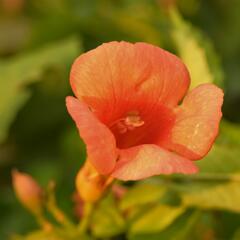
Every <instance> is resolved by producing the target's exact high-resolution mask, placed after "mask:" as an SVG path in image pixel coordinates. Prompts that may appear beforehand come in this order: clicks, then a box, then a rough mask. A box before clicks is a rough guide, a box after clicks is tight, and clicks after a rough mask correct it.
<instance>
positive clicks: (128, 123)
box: [112, 111, 144, 134]
mask: <svg viewBox="0 0 240 240" xmlns="http://www.w3.org/2000/svg"><path fill="white" fill-rule="evenodd" d="M143 125H144V121H143V120H142V118H141V116H140V115H139V112H138V111H131V112H128V113H127V116H126V117H124V118H120V119H118V120H117V121H115V122H114V123H113V124H112V127H116V128H117V131H118V132H119V133H120V134H124V133H127V132H128V131H132V130H134V129H135V128H138V127H141V126H143Z"/></svg>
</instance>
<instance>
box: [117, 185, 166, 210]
mask: <svg viewBox="0 0 240 240" xmlns="http://www.w3.org/2000/svg"><path fill="white" fill-rule="evenodd" d="M165 192H166V188H164V187H163V186H159V185H157V184H155V185H154V184H148V183H140V184H138V185H136V186H134V187H132V188H131V189H129V190H128V192H127V193H126V195H125V196H124V197H123V198H122V200H121V202H120V208H121V209H122V210H126V209H128V208H131V207H134V206H139V205H143V204H149V203H153V202H157V201H159V200H160V199H161V198H162V197H163V195H164V193H165Z"/></svg>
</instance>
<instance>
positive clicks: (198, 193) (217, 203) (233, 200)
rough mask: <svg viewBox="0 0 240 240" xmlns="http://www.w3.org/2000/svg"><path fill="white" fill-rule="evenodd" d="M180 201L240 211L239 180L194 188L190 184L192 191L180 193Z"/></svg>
mask: <svg viewBox="0 0 240 240" xmlns="http://www.w3.org/2000/svg"><path fill="white" fill-rule="evenodd" d="M189 187H190V186H189ZM182 201H183V204H184V205H185V206H194V207H198V208H202V209H223V210H229V211H234V212H239V213H240V204H239V203H240V182H239V181H233V182H228V183H222V184H217V185H216V186H212V187H209V186H207V185H206V186H205V187H204V186H202V187H201V188H195V189H194V186H192V191H189V192H185V193H183V194H182Z"/></svg>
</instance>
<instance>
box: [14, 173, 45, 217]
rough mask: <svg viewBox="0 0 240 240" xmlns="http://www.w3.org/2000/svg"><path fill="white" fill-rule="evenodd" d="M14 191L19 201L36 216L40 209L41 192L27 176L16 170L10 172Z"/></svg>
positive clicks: (35, 183) (36, 184)
mask: <svg viewBox="0 0 240 240" xmlns="http://www.w3.org/2000/svg"><path fill="white" fill-rule="evenodd" d="M12 182H13V187H14V191H15V193H16V195H17V197H18V199H19V201H20V202H21V203H22V204H23V205H24V206H25V207H26V208H27V209H28V210H30V211H31V212H32V213H34V214H38V213H39V212H40V211H41V208H42V199H43V190H42V189H41V187H40V186H39V185H38V183H37V182H36V181H35V180H34V179H33V178H32V177H31V176H30V175H28V174H25V173H21V172H19V171H17V170H13V172H12Z"/></svg>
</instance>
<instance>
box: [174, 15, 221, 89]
mask: <svg viewBox="0 0 240 240" xmlns="http://www.w3.org/2000/svg"><path fill="white" fill-rule="evenodd" d="M170 20H171V22H172V25H173V27H172V30H171V34H172V38H173V41H174V43H175V45H176V47H177V51H178V53H179V55H180V57H181V58H182V60H183V62H184V63H185V64H186V65H187V67H188V69H189V72H190V76H191V88H194V87H196V86H198V85H199V84H203V83H213V82H214V83H216V84H218V85H222V77H223V73H222V70H221V68H220V65H219V60H218V58H217V55H216V53H215V52H214V49H213V47H212V45H211V43H210V42H209V41H208V40H207V38H206V37H205V36H203V34H202V33H201V32H200V31H199V30H197V29H195V28H194V27H193V26H191V24H190V23H188V22H186V21H184V20H183V19H182V17H181V16H180V14H179V13H178V11H176V10H172V11H171V13H170ZM209 63H210V64H209Z"/></svg>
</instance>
